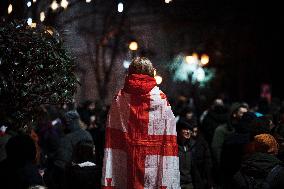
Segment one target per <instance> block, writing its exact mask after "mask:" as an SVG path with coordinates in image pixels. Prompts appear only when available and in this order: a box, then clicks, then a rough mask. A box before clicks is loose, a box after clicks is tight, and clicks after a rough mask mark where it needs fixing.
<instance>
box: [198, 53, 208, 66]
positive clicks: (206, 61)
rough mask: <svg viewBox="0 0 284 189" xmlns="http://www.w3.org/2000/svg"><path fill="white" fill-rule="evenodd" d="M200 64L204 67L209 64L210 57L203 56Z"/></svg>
mask: <svg viewBox="0 0 284 189" xmlns="http://www.w3.org/2000/svg"><path fill="white" fill-rule="evenodd" d="M200 62H201V64H202V65H206V64H208V62H209V56H208V55H206V54H203V55H202V56H201V60H200Z"/></svg>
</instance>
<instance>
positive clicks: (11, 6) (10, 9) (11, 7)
mask: <svg viewBox="0 0 284 189" xmlns="http://www.w3.org/2000/svg"><path fill="white" fill-rule="evenodd" d="M12 11H13V5H12V4H10V5H9V6H8V14H11V12H12Z"/></svg>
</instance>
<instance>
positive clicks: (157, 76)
mask: <svg viewBox="0 0 284 189" xmlns="http://www.w3.org/2000/svg"><path fill="white" fill-rule="evenodd" d="M155 79H156V83H157V85H160V84H161V83H162V81H163V78H162V77H161V76H159V75H156V76H155Z"/></svg>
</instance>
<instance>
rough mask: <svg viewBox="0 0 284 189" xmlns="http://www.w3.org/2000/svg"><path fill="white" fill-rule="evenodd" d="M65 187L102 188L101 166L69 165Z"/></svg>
mask: <svg viewBox="0 0 284 189" xmlns="http://www.w3.org/2000/svg"><path fill="white" fill-rule="evenodd" d="M64 188H69V189H73V188H74V189H78V188H80V189H89V188H101V168H99V167H97V166H95V165H94V166H86V167H80V166H79V165H72V166H68V167H67V168H66V174H65V185H64Z"/></svg>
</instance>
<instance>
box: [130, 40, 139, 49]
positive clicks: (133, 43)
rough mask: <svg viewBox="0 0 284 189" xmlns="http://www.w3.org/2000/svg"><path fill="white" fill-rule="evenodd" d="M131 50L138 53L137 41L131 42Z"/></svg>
mask: <svg viewBox="0 0 284 189" xmlns="http://www.w3.org/2000/svg"><path fill="white" fill-rule="evenodd" d="M129 49H130V50H132V51H136V50H137V49H138V43H137V42H136V41H131V43H130V44H129Z"/></svg>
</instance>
